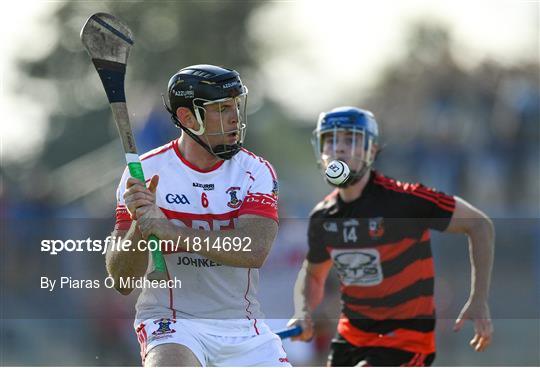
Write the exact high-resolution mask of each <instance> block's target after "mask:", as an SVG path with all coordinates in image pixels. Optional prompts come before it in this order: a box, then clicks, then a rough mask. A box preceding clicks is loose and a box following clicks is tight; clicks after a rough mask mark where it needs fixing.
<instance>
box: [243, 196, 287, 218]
mask: <svg viewBox="0 0 540 368" xmlns="http://www.w3.org/2000/svg"><path fill="white" fill-rule="evenodd" d="M244 214H252V215H258V216H263V217H267V218H271V219H273V220H275V221H276V222H278V219H279V216H278V209H277V198H276V197H275V196H272V195H270V194H263V193H249V194H248V195H247V196H246V198H244V203H243V204H242V207H240V209H239V211H238V216H241V215H244Z"/></svg>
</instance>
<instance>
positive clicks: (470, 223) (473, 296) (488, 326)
mask: <svg viewBox="0 0 540 368" xmlns="http://www.w3.org/2000/svg"><path fill="white" fill-rule="evenodd" d="M455 199H456V208H455V211H454V214H453V216H452V219H451V221H450V224H449V225H448V228H447V229H446V231H447V232H451V233H464V234H466V235H467V236H468V237H469V254H470V259H471V291H470V295H469V299H468V300H467V302H466V304H465V306H464V307H463V309H462V310H461V313H460V314H459V317H458V318H457V320H456V324H455V326H454V330H455V331H458V330H460V329H461V327H462V326H463V324H464V323H465V321H466V320H471V321H473V322H474V330H475V335H474V337H473V339H472V340H471V342H470V345H471V346H472V347H473V349H475V350H476V351H483V350H484V349H486V348H487V347H488V346H489V344H490V342H491V336H492V334H493V325H492V322H491V315H490V312H489V305H488V296H489V287H490V281H491V269H492V266H493V254H494V242H495V230H494V227H493V222H492V221H491V220H490V219H489V217H487V216H486V215H485V214H484V213H483V212H482V211H480V210H479V209H477V208H475V207H474V206H472V205H471V204H469V203H467V202H466V201H464V200H463V199H461V198H459V197H455Z"/></svg>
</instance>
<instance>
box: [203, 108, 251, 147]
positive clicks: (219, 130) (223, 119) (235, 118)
mask: <svg viewBox="0 0 540 368" xmlns="http://www.w3.org/2000/svg"><path fill="white" fill-rule="evenodd" d="M241 108H242V106H241V99H240V98H233V99H230V100H226V101H223V102H217V103H212V104H208V105H206V106H205V127H206V128H205V136H206V139H207V143H208V144H209V145H210V146H211V147H213V146H216V145H221V144H224V145H232V144H235V143H237V142H238V141H239V140H240V138H241V137H240V133H241V124H242V121H241V113H240V111H241Z"/></svg>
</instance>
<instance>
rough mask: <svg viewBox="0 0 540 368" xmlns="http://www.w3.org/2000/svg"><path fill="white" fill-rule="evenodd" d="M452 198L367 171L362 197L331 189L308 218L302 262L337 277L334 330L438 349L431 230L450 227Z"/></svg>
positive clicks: (425, 350)
mask: <svg viewBox="0 0 540 368" xmlns="http://www.w3.org/2000/svg"><path fill="white" fill-rule="evenodd" d="M454 208H455V200H454V198H453V197H452V196H449V195H446V194H444V193H442V192H438V191H436V190H434V189H431V188H427V187H425V186H423V185H421V184H409V183H403V182H399V181H396V180H394V179H390V178H388V177H385V176H383V175H382V174H380V173H378V172H376V171H372V172H371V176H370V179H369V181H368V183H367V185H366V187H365V188H364V190H363V193H362V195H361V196H360V197H359V198H357V199H356V200H354V201H352V202H348V203H345V202H343V201H342V200H341V198H340V197H339V195H338V191H337V190H336V191H334V192H333V193H331V194H330V195H328V196H327V197H326V198H325V199H324V200H323V201H322V202H320V203H319V204H318V205H317V206H316V207H315V208H314V209H313V211H312V213H311V215H310V222H309V230H308V242H309V251H308V255H307V260H308V261H309V262H311V263H320V262H324V261H326V260H329V259H332V261H333V265H334V267H335V269H336V271H337V273H338V275H339V278H340V282H341V293H342V298H341V299H342V316H341V317H340V322H339V324H338V333H339V334H340V335H342V336H343V337H344V338H345V339H346V340H347V341H349V342H350V343H351V344H353V345H356V346H377V347H386V348H394V349H402V350H406V351H411V352H416V353H422V354H431V353H433V352H435V337H434V328H435V304H434V300H433V288H434V268H433V259H432V255H431V245H430V229H435V230H438V231H443V230H445V229H446V228H447V227H448V224H449V222H450V219H451V217H452V214H453V212H454Z"/></svg>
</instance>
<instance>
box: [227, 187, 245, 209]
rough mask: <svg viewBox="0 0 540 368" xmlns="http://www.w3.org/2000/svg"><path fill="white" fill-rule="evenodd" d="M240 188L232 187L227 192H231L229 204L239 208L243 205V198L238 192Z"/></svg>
mask: <svg viewBox="0 0 540 368" xmlns="http://www.w3.org/2000/svg"><path fill="white" fill-rule="evenodd" d="M239 190H240V187H230V188H229V189H227V191H226V193H227V194H229V196H230V197H231V200H230V201H229V202H228V203H227V206H229V207H231V208H238V207H240V206H241V205H242V200H240V199H238V197H237V196H236V192H237V191H239Z"/></svg>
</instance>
